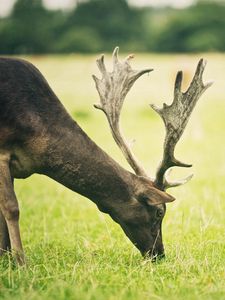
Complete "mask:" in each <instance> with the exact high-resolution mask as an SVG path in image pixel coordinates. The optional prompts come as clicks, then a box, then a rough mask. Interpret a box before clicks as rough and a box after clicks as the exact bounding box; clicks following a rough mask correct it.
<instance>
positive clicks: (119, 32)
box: [0, 0, 225, 54]
mask: <svg viewBox="0 0 225 300" xmlns="http://www.w3.org/2000/svg"><path fill="white" fill-rule="evenodd" d="M224 4H225V3H224V1H219V0H218V1H207V0H201V1H196V3H195V5H193V6H190V7H187V8H185V9H172V8H169V7H164V8H160V9H159V8H158V9H154V8H151V7H148V8H147V7H146V8H136V7H131V6H129V5H128V3H127V2H126V0H89V1H84V2H78V4H77V5H76V7H75V8H74V9H73V10H71V11H69V12H62V11H48V10H46V9H45V8H44V6H43V5H42V2H41V0H17V1H16V3H15V5H14V8H13V11H12V13H11V15H10V16H8V17H6V18H2V19H0V41H1V43H0V54H20V53H21V54H22V53H27V54H28V53H38V54H40V53H72V52H83V53H90V52H99V51H111V49H112V48H113V47H114V46H115V45H120V47H121V49H122V50H123V51H142V52H143V51H153V52H201V51H221V52H222V51H225V39H224V36H225V5H224Z"/></svg>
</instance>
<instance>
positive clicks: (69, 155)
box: [0, 47, 211, 265]
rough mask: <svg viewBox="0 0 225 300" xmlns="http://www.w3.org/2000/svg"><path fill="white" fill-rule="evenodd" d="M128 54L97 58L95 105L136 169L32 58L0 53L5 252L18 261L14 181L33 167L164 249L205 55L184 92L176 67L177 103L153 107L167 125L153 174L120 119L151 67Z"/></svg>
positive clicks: (148, 247) (158, 252)
mask: <svg viewBox="0 0 225 300" xmlns="http://www.w3.org/2000/svg"><path fill="white" fill-rule="evenodd" d="M131 58H132V56H131V55H130V56H128V58H127V59H126V60H125V61H123V62H120V61H119V60H118V47H117V48H115V50H114V52H113V71H112V72H108V71H107V70H106V67H105V64H104V56H103V55H102V56H101V58H100V59H98V60H97V65H98V67H99V70H100V72H101V73H102V79H98V78H97V77H95V76H93V78H94V80H95V83H96V88H97V90H98V93H99V96H100V104H97V105H95V107H96V108H98V109H100V110H102V111H103V112H104V113H105V115H106V117H107V119H108V122H109V125H110V129H111V132H112V135H113V138H114V139H115V141H116V143H117V144H118V146H119V147H120V149H121V150H122V152H123V154H124V156H125V158H126V159H127V161H128V163H129V164H130V165H131V167H132V168H133V170H134V172H135V174H134V173H131V172H129V171H127V170H125V169H124V168H122V167H121V166H120V165H119V164H118V163H117V162H115V161H114V160H113V159H112V158H111V157H110V156H108V155H107V154H106V153H105V152H104V151H103V150H102V149H101V148H99V147H98V146H97V145H96V144H95V143H94V142H93V141H92V140H91V139H90V138H89V137H88V136H87V134H86V133H85V132H84V131H83V130H82V129H81V128H80V127H79V126H78V124H77V123H76V122H75V121H74V120H73V119H72V118H71V117H70V116H69V114H68V113H67V112H66V110H65V108H64V107H63V105H62V104H61V102H60V101H59V100H58V98H57V97H56V95H55V94H54V92H53V91H52V89H51V88H50V87H49V85H48V83H47V81H46V80H45V78H44V77H43V76H42V74H41V73H40V72H39V71H38V70H37V69H36V68H35V67H34V66H33V65H32V64H31V63H29V62H27V61H24V60H22V59H15V58H0V212H1V213H0V248H1V253H3V252H4V251H7V250H11V251H12V253H13V255H14V256H15V257H16V260H17V262H18V264H21V265H22V264H24V263H25V258H24V252H23V247H22V242H21V238H20V229H19V206H18V202H17V198H16V195H15V192H14V187H13V180H14V178H26V177H28V176H30V175H31V174H33V173H39V174H44V175H47V176H49V177H51V178H53V179H54V180H56V181H58V182H59V183H61V184H63V185H64V186H66V187H67V188H69V189H71V190H73V191H75V192H77V193H79V194H81V195H84V196H86V197H87V198H89V199H90V200H92V201H93V202H94V203H95V204H96V205H97V207H98V208H99V210H100V211H102V212H104V213H107V214H109V215H110V216H111V217H112V219H113V220H114V221H115V222H117V223H118V224H119V225H120V226H121V227H122V229H123V231H124V232H125V234H126V235H127V236H128V238H129V239H130V240H131V241H132V243H133V244H134V245H135V246H136V247H137V248H138V249H139V250H140V252H141V253H142V254H143V255H144V256H145V255H148V257H151V258H155V257H161V256H163V255H164V247H163V243H162V232H161V224H162V220H163V217H164V215H165V211H166V203H167V202H171V201H174V200H175V199H174V198H173V197H172V196H170V195H169V194H167V193H166V192H165V190H166V189H167V188H169V187H171V186H177V185H180V184H183V183H185V182H187V181H188V180H189V179H190V176H189V177H188V178H186V179H185V180H183V181H180V182H173V183H171V182H169V181H168V179H167V176H166V173H167V170H168V169H170V168H172V167H174V166H178V167H190V166H191V165H188V164H185V163H182V162H180V161H178V160H177V159H176V158H175V157H174V149H175V146H176V144H177V142H178V140H179V139H180V137H181V135H182V133H183V131H184V129H185V127H186V125H187V122H188V119H189V117H190V115H191V112H192V110H193V108H194V106H195V104H196V102H197V100H198V99H199V97H200V96H201V94H202V93H203V92H204V91H205V90H206V89H207V88H208V87H209V86H210V85H211V83H208V84H206V85H204V84H203V82H202V74H203V71H204V67H205V63H204V62H203V60H202V59H201V60H200V62H199V64H198V66H197V70H196V72H195V75H194V77H193V80H192V82H191V84H190V87H189V88H188V90H187V91H186V92H185V93H182V92H181V83H182V72H178V74H177V77H176V81H175V89H174V100H173V102H172V104H171V105H166V104H164V105H163V108H162V109H159V108H156V107H155V106H152V107H153V109H154V110H155V111H156V112H157V113H158V114H159V115H160V116H161V117H162V119H163V121H164V124H165V127H166V137H165V142H164V154H163V159H162V162H161V163H160V166H159V168H158V171H157V173H156V178H155V180H152V179H151V178H150V177H149V175H148V174H147V173H146V171H145V170H144V168H142V167H141V166H140V164H139V163H138V161H137V159H136V158H135V156H134V154H133V152H132V151H131V149H130V147H129V144H128V143H127V142H126V140H125V138H124V137H123V135H122V134H121V131H120V126H119V119H120V112H121V109H122V105H123V102H124V99H125V96H126V94H127V93H128V91H129V90H130V88H131V87H132V85H133V84H134V82H135V81H136V80H137V79H138V78H139V77H140V76H141V75H143V74H145V73H149V72H151V71H152V69H145V70H142V71H134V70H133V69H132V68H131V66H130V59H131Z"/></svg>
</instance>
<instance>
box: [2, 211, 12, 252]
mask: <svg viewBox="0 0 225 300" xmlns="http://www.w3.org/2000/svg"><path fill="white" fill-rule="evenodd" d="M10 248H11V245H10V239H9V231H8V227H7V224H6V221H5V218H4V216H3V214H2V212H1V211H0V256H2V255H3V254H4V253H5V252H6V251H10Z"/></svg>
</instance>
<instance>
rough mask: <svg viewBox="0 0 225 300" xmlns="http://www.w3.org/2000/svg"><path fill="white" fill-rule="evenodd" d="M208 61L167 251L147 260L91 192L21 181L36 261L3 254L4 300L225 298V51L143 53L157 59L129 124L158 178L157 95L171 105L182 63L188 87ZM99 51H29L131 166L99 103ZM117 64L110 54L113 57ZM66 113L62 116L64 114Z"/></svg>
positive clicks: (28, 246)
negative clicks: (19, 263) (19, 262)
mask: <svg viewBox="0 0 225 300" xmlns="http://www.w3.org/2000/svg"><path fill="white" fill-rule="evenodd" d="M202 56H203V57H204V58H206V59H207V60H208V65H207V67H206V72H205V74H204V79H205V81H209V80H213V81H214V85H213V86H212V87H211V88H210V89H209V90H208V91H206V93H205V94H204V95H203V96H202V97H201V99H200V101H199V103H198V105H197V107H196V109H195V111H194V112H193V116H192V118H191V120H190V123H189V124H188V126H187V129H186V132H185V134H184V136H183V138H182V140H181V141H180V143H179V146H178V147H177V151H176V156H177V157H178V158H180V159H182V160H183V161H184V162H187V163H193V168H192V169H191V170H178V171H179V172H178V171H177V170H176V171H174V174H172V175H171V176H172V177H174V178H177V177H180V176H184V175H186V174H188V172H193V173H194V177H193V179H192V181H191V182H189V183H188V184H187V185H185V186H182V187H179V188H174V189H171V190H170V193H171V194H172V195H174V196H175V197H176V199H177V200H176V201H175V202H173V203H171V204H168V205H167V215H166V217H165V220H164V223H163V236H164V245H165V250H166V259H165V260H163V261H161V262H159V263H155V264H152V263H151V262H149V261H144V260H143V259H142V257H141V256H140V254H139V253H138V251H137V250H136V249H135V248H134V246H132V244H131V243H130V242H129V241H128V239H127V238H126V237H125V236H124V234H123V233H122V231H121V229H120V227H119V226H118V225H116V224H115V223H114V222H113V221H112V220H111V219H110V218H109V217H108V216H106V215H104V214H103V213H101V212H99V211H98V210H97V208H96V206H95V205H94V204H93V203H91V202H90V201H89V200H87V199H85V198H83V197H81V196H79V195H78V194H75V193H73V192H71V191H69V190H68V189H66V188H65V187H63V186H61V185H60V184H58V183H56V182H53V181H52V180H50V179H48V178H47V177H44V176H40V175H34V176H32V177H30V178H29V179H26V180H16V183H15V185H16V193H17V196H18V199H19V202H20V208H21V222H20V223H21V233H22V239H23V243H24V248H25V252H26V256H27V260H28V265H27V267H26V268H16V267H15V266H14V265H13V263H12V262H11V261H10V259H9V257H8V256H5V257H4V258H1V260H0V299H10V300H13V299H16V300H20V299H21V300H22V299H23V300H24V299H29V300H37V299H57V300H63V299H67V300H68V299H75V300H95V299H96V300H103V299H104V300H105V299H107V300H125V299H129V300H139V299H141V300H145V299H151V300H161V299H166V300H174V299H178V300H181V299H182V300H189V299H190V300H193V299H196V300H203V299H204V300H211V299H212V300H215V299H218V300H222V299H225V271H224V261H225V243H224V240H225V236H224V235H225V233H224V225H225V218H224V209H225V199H224V198H225V190H224V182H225V163H224V160H225V158H224V124H225V123H224V115H225V80H224V70H225V55H220V54H202V55H153V54H137V55H136V58H135V60H134V61H133V62H132V64H133V66H134V68H136V69H138V68H145V67H153V68H154V70H155V71H154V72H152V73H150V74H149V76H147V75H145V76H144V77H143V78H141V79H139V81H138V82H137V83H136V84H135V86H134V87H133V88H132V90H131V91H130V93H129V94H128V97H127V99H126V103H125V105H124V110H123V114H122V116H121V123H122V127H123V129H124V130H123V131H124V133H125V135H126V136H127V138H128V139H130V140H132V139H133V138H135V139H136V143H135V145H134V152H135V154H136V155H137V156H138V158H139V160H140V161H142V162H143V165H144V166H145V168H146V169H147V170H149V171H150V174H151V176H154V172H155V169H156V167H157V165H158V163H159V160H160V158H161V155H162V145H163V136H164V128H163V124H162V121H161V120H160V118H159V117H158V116H157V115H156V113H154V112H153V111H152V110H151V109H150V107H149V105H148V104H149V103H155V104H158V105H161V104H162V103H163V102H168V103H170V102H171V100H172V94H173V83H174V79H175V75H176V71H178V70H180V69H182V70H184V77H185V78H184V84H183V89H185V87H187V84H188V83H189V82H190V80H191V77H192V75H193V72H194V70H195V67H196V64H197V62H198V59H199V58H200V57H202ZM95 58H96V56H80V55H70V56H44V57H42V56H39V57H37V56H35V57H33V56H32V57H31V56H29V57H26V59H28V60H29V61H31V62H33V63H34V64H35V65H36V66H37V67H38V68H39V69H40V70H41V72H42V73H43V74H44V75H45V77H46V78H47V80H48V81H49V83H50V85H51V86H52V88H53V90H54V91H55V93H56V94H57V95H58V97H59V98H60V99H61V101H62V102H63V104H64V105H65V106H66V108H67V110H68V111H69V112H70V113H71V115H72V116H73V117H74V119H76V120H77V121H78V123H79V124H80V125H81V127H82V128H83V129H84V130H85V131H86V132H87V133H88V135H89V136H90V137H91V138H92V139H93V140H94V141H96V142H97V143H98V144H99V145H100V146H101V147H102V148H103V149H104V150H105V151H107V152H108V153H109V154H111V156H113V157H114V158H115V159H116V160H117V161H119V162H120V163H121V164H122V165H123V166H125V167H126V168H129V167H128V166H127V163H126V162H125V160H124V158H123V157H122V154H121V153H120V152H119V150H118V149H117V146H116V145H115V143H114V141H113V140H112V138H111V136H110V132H109V128H108V125H107V123H106V120H105V117H104V115H103V114H102V112H100V111H98V110H95V109H94V108H93V106H92V104H93V103H96V102H98V95H97V92H96V91H95V87H94V83H93V80H92V79H91V74H93V73H94V74H98V70H97V67H96V65H95ZM107 62H108V65H109V66H110V56H107ZM56 118H57V116H56Z"/></svg>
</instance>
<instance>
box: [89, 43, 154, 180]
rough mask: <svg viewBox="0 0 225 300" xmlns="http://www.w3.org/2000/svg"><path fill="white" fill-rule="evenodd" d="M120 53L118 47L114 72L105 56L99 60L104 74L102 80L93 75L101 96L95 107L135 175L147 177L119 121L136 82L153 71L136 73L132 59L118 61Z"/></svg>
mask: <svg viewBox="0 0 225 300" xmlns="http://www.w3.org/2000/svg"><path fill="white" fill-rule="evenodd" d="M118 52H119V47H116V48H115V49H114V51H113V56H112V59H113V71H112V72H108V71H107V70H106V68H105V65H104V56H103V55H102V56H101V57H100V59H97V65H98V67H99V70H100V72H101V73H102V79H98V78H97V77H96V76H94V75H93V79H94V81H95V84H96V88H97V91H98V93H99V96H100V104H95V105H94V107H95V108H98V109H101V110H102V111H103V112H104V113H105V115H106V117H107V119H108V122H109V125H110V129H111V132H112V135H113V138H114V140H115V141H116V143H117V145H118V146H119V148H120V149H121V151H122V152H123V154H124V156H125V158H126V160H127V161H128V163H129V164H130V166H131V167H132V168H133V170H134V171H135V173H136V174H137V175H139V176H146V177H147V174H146V172H145V170H144V169H143V168H142V167H141V166H140V164H139V162H138V161H137V159H136V158H135V156H134V154H133V152H132V150H131V148H130V145H129V144H128V142H127V141H126V139H125V138H124V137H123V135H122V133H121V130H120V125H119V119H120V113H121V109H122V106H123V102H124V99H125V97H126V95H127V93H128V92H129V90H130V89H131V87H132V86H133V84H134V82H135V81H136V80H137V79H138V78H139V77H140V76H141V75H143V74H145V73H149V72H151V71H153V69H145V70H142V71H134V70H133V69H132V68H131V66H130V64H129V60H130V58H131V57H129V59H128V58H127V59H126V60H125V61H124V62H120V61H119V59H118Z"/></svg>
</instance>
